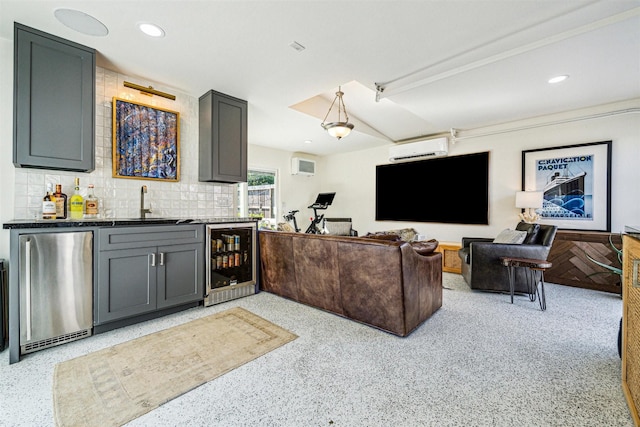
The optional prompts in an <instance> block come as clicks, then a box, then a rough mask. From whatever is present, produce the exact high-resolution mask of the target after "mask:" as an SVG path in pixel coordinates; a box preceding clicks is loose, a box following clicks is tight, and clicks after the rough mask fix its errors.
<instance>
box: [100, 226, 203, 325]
mask: <svg viewBox="0 0 640 427" xmlns="http://www.w3.org/2000/svg"><path fill="white" fill-rule="evenodd" d="M98 245H99V248H100V250H99V252H98V257H97V263H98V274H97V278H98V284H97V298H96V301H95V307H94V311H95V319H94V320H95V321H94V324H95V325H101V324H104V323H108V322H112V321H116V320H121V319H125V318H129V317H134V316H138V315H143V314H148V313H152V312H155V311H159V310H163V309H166V308H171V307H176V306H179V305H182V304H187V303H192V302H197V301H202V300H203V298H204V261H205V260H204V256H205V255H204V230H203V227H202V226H201V225H193V226H192V225H179V226H145V227H116V228H104V229H100V231H99V243H98Z"/></svg>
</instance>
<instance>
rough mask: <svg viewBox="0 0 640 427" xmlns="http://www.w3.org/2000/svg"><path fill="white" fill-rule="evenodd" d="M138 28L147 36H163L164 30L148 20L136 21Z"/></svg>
mask: <svg viewBox="0 0 640 427" xmlns="http://www.w3.org/2000/svg"><path fill="white" fill-rule="evenodd" d="M138 28H140V31H142V32H143V33H145V34H146V35H148V36H151V37H164V30H163V29H162V28H160V27H158V26H157V25H156V24H152V23H150V22H140V23H138Z"/></svg>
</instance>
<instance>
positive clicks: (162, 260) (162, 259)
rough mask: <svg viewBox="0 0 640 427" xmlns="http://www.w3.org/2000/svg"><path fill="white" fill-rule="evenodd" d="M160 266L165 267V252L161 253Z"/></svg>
mask: <svg viewBox="0 0 640 427" xmlns="http://www.w3.org/2000/svg"><path fill="white" fill-rule="evenodd" d="M160 265H164V252H160Z"/></svg>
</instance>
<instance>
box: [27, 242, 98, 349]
mask: <svg viewBox="0 0 640 427" xmlns="http://www.w3.org/2000/svg"><path fill="white" fill-rule="evenodd" d="M19 281H20V352H21V354H25V353H31V352H34V351H37V350H41V349H44V348H47V347H51V346H54V345H58V344H63V343H65V342H69V341H75V340H77V339H80V338H84V337H87V336H90V335H91V331H92V326H93V233H92V232H55V233H54V232H52V233H38V234H24V235H21V236H20V279H19Z"/></svg>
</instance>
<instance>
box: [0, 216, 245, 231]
mask: <svg viewBox="0 0 640 427" xmlns="http://www.w3.org/2000/svg"><path fill="white" fill-rule="evenodd" d="M254 221H256V220H255V219H254V218H145V219H142V218H96V219H54V220H46V219H39V220H33V219H15V220H12V221H8V222H5V223H4V224H2V228H3V229H5V230H8V229H18V228H69V227H123V226H134V225H135V226H140V225H171V224H220V223H227V222H254Z"/></svg>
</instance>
